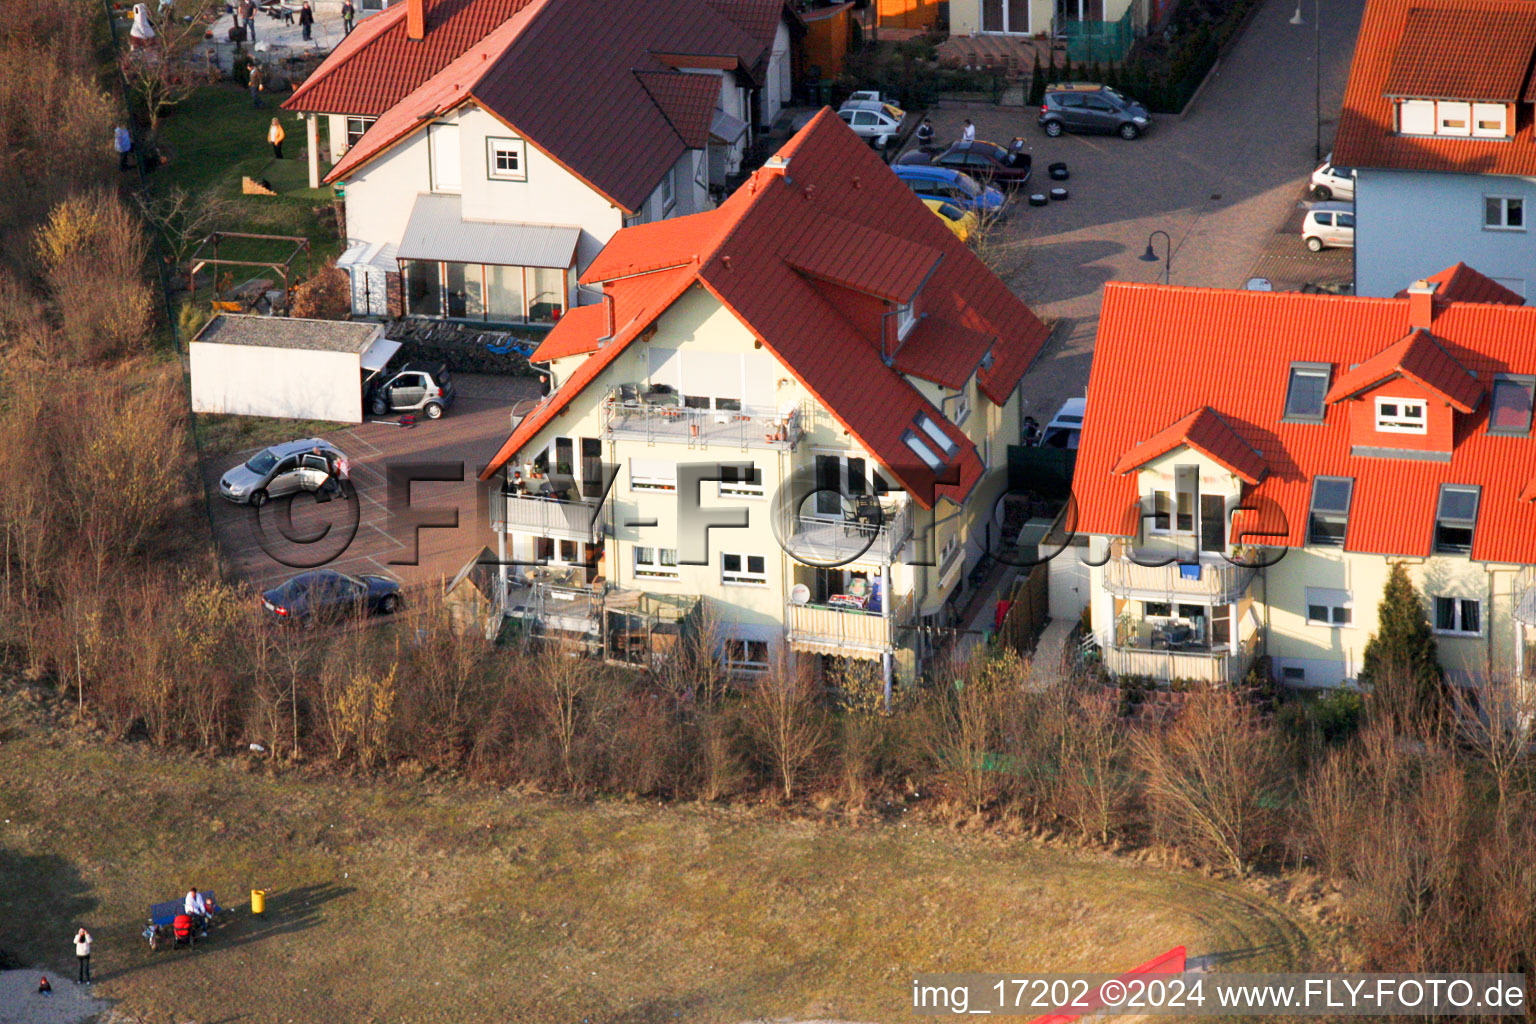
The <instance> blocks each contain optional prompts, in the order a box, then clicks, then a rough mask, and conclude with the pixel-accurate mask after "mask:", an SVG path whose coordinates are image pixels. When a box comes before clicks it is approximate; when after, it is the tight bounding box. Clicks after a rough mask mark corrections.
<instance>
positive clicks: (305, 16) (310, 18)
mask: <svg viewBox="0 0 1536 1024" xmlns="http://www.w3.org/2000/svg"><path fill="white" fill-rule="evenodd" d="M314 24H315V12H314V11H313V10H311V9H310V6H309V0H304V6H303V7H300V8H299V27H300V28H301V29H303V30H304V41H305V42H306V43H307V42H310V34H309V33H310V29H312V28H313V27H314Z"/></svg>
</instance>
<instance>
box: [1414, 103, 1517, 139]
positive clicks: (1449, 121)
mask: <svg viewBox="0 0 1536 1024" xmlns="http://www.w3.org/2000/svg"><path fill="white" fill-rule="evenodd" d="M1397 131H1398V134H1400V135H1445V136H1450V137H1452V138H1463V139H1464V138H1468V137H1475V138H1480V139H1504V138H1508V137H1509V136H1510V134H1511V131H1510V112H1509V105H1508V104H1505V103H1475V102H1470V101H1467V100H1399V101H1398V103H1397Z"/></svg>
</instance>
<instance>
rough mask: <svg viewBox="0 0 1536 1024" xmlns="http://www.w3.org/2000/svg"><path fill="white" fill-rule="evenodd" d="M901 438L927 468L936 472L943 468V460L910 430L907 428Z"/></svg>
mask: <svg viewBox="0 0 1536 1024" xmlns="http://www.w3.org/2000/svg"><path fill="white" fill-rule="evenodd" d="M901 439H902V441H904V442H906V445H907V447H908V448H910V449H912V452H913V454H915V455H916V456H917V457H918V458H920V459H922V460H923V464H924V465H926V466H927V467H928V468H929V469H931V470H933V471H934V472H938V471H939V470H940V469H943V468H944V460H943V459H941V458H939V457H938V456H937V455H935V454H934V451H933V449H932V448H929V447H928V446H927V445H926V444H924V443H923V439H922V438H920V437H918V436H917V435H916V434H914V433H913V432H912V431H910V430H908V431H907V432H905V433H904V434H902V435H901Z"/></svg>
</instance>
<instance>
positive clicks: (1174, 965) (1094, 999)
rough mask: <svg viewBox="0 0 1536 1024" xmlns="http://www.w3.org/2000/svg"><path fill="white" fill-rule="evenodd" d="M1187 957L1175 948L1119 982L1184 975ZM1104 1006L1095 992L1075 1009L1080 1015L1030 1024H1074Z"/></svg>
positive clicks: (1041, 1019)
mask: <svg viewBox="0 0 1536 1024" xmlns="http://www.w3.org/2000/svg"><path fill="white" fill-rule="evenodd" d="M1186 955H1187V950H1186V949H1185V948H1184V947H1183V946H1174V947H1173V948H1172V949H1170V950H1169V951H1168V952H1166V953H1164V954H1163V955H1162V956H1155V957H1153V958H1152V959H1151V960H1148V961H1147V962H1146V963H1144V964H1142V965H1141V966H1140V967H1132V968H1131V969H1130V970H1128V971H1126V972H1125V973H1124V974H1122V975H1120V978H1119V980H1120V981H1128V980H1130V979H1131V978H1137V977H1141V976H1142V975H1145V974H1183V973H1184V958H1185V956H1186ZM1101 990H1102V987H1101ZM1103 1005H1104V1004H1103V1002H1102V1001H1101V1000H1100V999H1099V994H1098V992H1095V993H1094V994H1093V995H1092V996H1090V997H1088V998H1087V1001H1086V1004H1085V1005H1083V1006H1082V1007H1073V1009H1080V1010H1081V1012H1079V1013H1048V1014H1046V1015H1045V1016H1044V1017H1036V1018H1035V1019H1034V1020H1032V1021H1030V1022H1029V1024H1072V1022H1073V1021H1076V1020H1081V1019H1082V1018H1083V1017H1084V1016H1086V1015H1088V1014H1090V1013H1093V1012H1095V1011H1096V1010H1098V1009H1099V1007H1101V1006H1103Z"/></svg>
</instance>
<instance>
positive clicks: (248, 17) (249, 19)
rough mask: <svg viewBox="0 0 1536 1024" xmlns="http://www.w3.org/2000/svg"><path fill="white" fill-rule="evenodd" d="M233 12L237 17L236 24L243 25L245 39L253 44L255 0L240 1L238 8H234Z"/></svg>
mask: <svg viewBox="0 0 1536 1024" xmlns="http://www.w3.org/2000/svg"><path fill="white" fill-rule="evenodd" d="M235 12H236V13H237V14H238V15H239V17H238V19H237V22H244V23H245V34H246V37H247V38H248V39H249V40H250V41H251V42H253V43H254V42H255V41H256V0H240V6H238V7H236V8H235Z"/></svg>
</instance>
